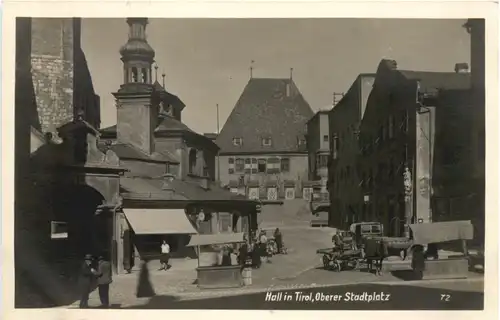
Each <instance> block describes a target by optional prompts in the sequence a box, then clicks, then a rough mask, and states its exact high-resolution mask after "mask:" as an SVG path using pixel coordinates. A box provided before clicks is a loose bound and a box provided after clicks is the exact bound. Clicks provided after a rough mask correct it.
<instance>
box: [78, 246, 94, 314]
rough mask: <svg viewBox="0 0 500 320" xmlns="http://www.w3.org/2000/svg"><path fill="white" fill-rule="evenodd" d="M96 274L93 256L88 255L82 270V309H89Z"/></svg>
mask: <svg viewBox="0 0 500 320" xmlns="http://www.w3.org/2000/svg"><path fill="white" fill-rule="evenodd" d="M95 274H96V270H95V269H94V268H93V267H92V255H90V254H87V255H85V258H84V262H83V265H82V268H81V270H80V283H79V285H80V309H86V308H88V307H89V295H90V292H91V291H92V283H93V281H94V279H95Z"/></svg>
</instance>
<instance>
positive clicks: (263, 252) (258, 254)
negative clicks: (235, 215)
mask: <svg viewBox="0 0 500 320" xmlns="http://www.w3.org/2000/svg"><path fill="white" fill-rule="evenodd" d="M245 238H246V239H245V240H246V241H245V243H244V244H243V245H242V246H241V247H240V249H239V254H238V263H239V264H240V265H250V266H252V268H254V269H258V268H260V267H261V265H262V261H263V260H264V261H266V262H267V263H271V260H270V258H271V257H272V256H273V254H276V253H282V252H283V250H284V246H283V234H282V233H281V231H280V230H279V228H276V230H275V231H274V241H270V240H269V239H268V237H267V233H266V231H265V230H260V231H258V232H254V231H252V232H251V234H250V236H246V237H245ZM274 244H275V245H276V247H274Z"/></svg>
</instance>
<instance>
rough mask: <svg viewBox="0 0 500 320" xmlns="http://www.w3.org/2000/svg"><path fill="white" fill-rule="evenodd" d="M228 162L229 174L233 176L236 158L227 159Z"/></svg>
mask: <svg viewBox="0 0 500 320" xmlns="http://www.w3.org/2000/svg"><path fill="white" fill-rule="evenodd" d="M227 162H228V164H229V170H228V172H229V174H233V173H234V158H229V159H227Z"/></svg>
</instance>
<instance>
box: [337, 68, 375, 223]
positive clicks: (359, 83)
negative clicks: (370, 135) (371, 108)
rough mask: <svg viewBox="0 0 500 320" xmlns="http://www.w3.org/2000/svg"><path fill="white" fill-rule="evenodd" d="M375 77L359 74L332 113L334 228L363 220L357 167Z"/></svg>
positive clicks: (361, 196)
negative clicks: (363, 127) (364, 119)
mask: <svg viewBox="0 0 500 320" xmlns="http://www.w3.org/2000/svg"><path fill="white" fill-rule="evenodd" d="M374 80H375V75H374V74H360V75H358V76H357V77H356V79H355V80H354V82H353V83H352V85H351V87H350V88H349V89H348V90H347V92H346V93H345V94H344V96H343V97H342V99H340V101H339V102H338V103H337V104H336V105H335V106H334V107H333V109H332V110H330V112H329V130H330V161H329V166H328V176H329V178H328V191H329V194H330V202H331V207H330V216H329V224H330V225H331V226H334V227H345V228H348V227H349V225H350V224H351V223H353V222H355V221H359V219H361V216H360V212H361V211H362V209H363V208H362V205H361V203H362V198H363V195H362V193H361V191H360V179H361V178H360V177H359V170H358V167H357V166H356V161H357V159H358V157H359V144H358V142H359V127H360V124H361V121H362V120H363V117H364V114H365V110H366V107H367V100H368V96H369V95H370V92H371V90H372V86H373V82H374Z"/></svg>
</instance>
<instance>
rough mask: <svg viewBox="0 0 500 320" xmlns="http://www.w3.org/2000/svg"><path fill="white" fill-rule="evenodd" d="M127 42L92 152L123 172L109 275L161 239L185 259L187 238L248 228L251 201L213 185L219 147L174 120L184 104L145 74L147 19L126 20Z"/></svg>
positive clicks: (148, 65)
mask: <svg viewBox="0 0 500 320" xmlns="http://www.w3.org/2000/svg"><path fill="white" fill-rule="evenodd" d="M127 23H128V25H129V39H128V41H127V43H126V44H125V45H124V46H123V47H122V48H121V49H120V54H121V56H122V57H121V60H122V61H123V66H124V68H123V72H124V76H123V84H122V85H121V86H120V88H119V89H118V91H117V92H115V93H113V95H114V96H115V99H116V108H117V124H116V125H114V126H111V127H108V128H105V129H102V130H101V139H100V143H99V144H100V148H101V149H102V150H111V151H113V152H114V153H116V155H117V156H118V158H119V162H120V165H121V166H122V167H124V168H125V169H127V172H126V173H125V174H124V176H123V177H121V178H120V195H121V197H122V198H123V204H122V208H123V210H122V211H121V212H119V213H118V215H117V222H116V223H117V224H118V225H119V226H120V228H121V229H120V230H121V231H120V232H121V234H122V235H123V236H122V237H120V239H119V243H118V244H117V258H116V261H117V264H116V267H117V270H118V272H121V271H122V270H124V269H125V270H128V269H130V268H131V265H137V264H136V263H135V262H134V261H129V259H131V256H134V251H135V252H136V253H137V254H138V255H139V256H140V257H147V256H148V255H150V254H151V253H154V252H156V251H157V248H158V245H159V244H160V243H161V241H162V239H165V240H167V241H168V242H169V244H170V246H171V254H172V257H176V256H181V257H182V256H185V255H188V254H190V252H189V250H188V249H187V248H186V245H187V242H188V241H189V235H191V234H194V233H199V232H201V233H211V234H218V233H227V232H229V233H232V232H234V231H246V232H248V231H249V230H250V228H252V226H253V228H255V225H256V223H257V221H256V206H257V204H258V203H257V202H255V201H250V200H247V199H246V198H245V197H239V196H238V195H234V194H232V193H230V192H229V191H228V190H224V189H222V188H221V187H220V186H219V185H218V183H216V182H215V180H216V155H217V153H218V151H219V147H218V146H217V145H216V144H215V142H214V141H213V138H211V137H207V136H205V135H202V134H198V133H196V132H194V131H193V130H191V129H190V128H189V127H187V126H186V125H185V124H184V123H183V122H182V121H181V116H182V111H183V109H184V108H185V104H184V103H183V102H182V101H181V100H180V99H179V98H178V97H177V96H175V95H173V94H172V93H170V92H168V91H167V90H166V89H165V84H164V83H163V84H160V83H159V82H158V79H154V78H153V76H152V68H153V63H154V56H155V51H154V50H153V48H151V46H150V45H149V43H148V42H147V40H146V26H147V24H148V19H147V18H128V19H127Z"/></svg>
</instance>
